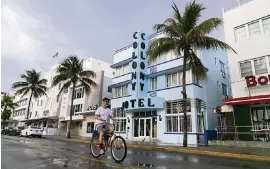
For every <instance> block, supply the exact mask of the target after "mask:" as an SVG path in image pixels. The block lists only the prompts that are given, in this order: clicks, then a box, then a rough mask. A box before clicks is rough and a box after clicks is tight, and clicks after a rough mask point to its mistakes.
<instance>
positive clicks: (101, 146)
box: [98, 126, 104, 154]
mask: <svg viewBox="0 0 270 169" xmlns="http://www.w3.org/2000/svg"><path fill="white" fill-rule="evenodd" d="M102 128H103V126H100V127H98V131H99V138H98V143H99V148H100V152H99V154H104V150H103V149H104V147H103V144H102V142H103V135H104V133H103V129H102Z"/></svg>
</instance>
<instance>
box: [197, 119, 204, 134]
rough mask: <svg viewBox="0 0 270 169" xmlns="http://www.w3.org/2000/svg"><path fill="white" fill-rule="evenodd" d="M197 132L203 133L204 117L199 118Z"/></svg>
mask: <svg viewBox="0 0 270 169" xmlns="http://www.w3.org/2000/svg"><path fill="white" fill-rule="evenodd" d="M197 130H198V133H203V117H202V116H197Z"/></svg>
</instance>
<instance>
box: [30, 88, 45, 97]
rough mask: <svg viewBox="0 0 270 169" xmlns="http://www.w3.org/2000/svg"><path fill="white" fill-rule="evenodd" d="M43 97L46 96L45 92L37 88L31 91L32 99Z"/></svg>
mask: <svg viewBox="0 0 270 169" xmlns="http://www.w3.org/2000/svg"><path fill="white" fill-rule="evenodd" d="M43 95H45V96H47V93H46V90H43V89H42V88H39V87H36V88H35V89H34V90H33V96H34V98H39V97H41V96H43Z"/></svg>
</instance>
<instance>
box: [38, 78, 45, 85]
mask: <svg viewBox="0 0 270 169" xmlns="http://www.w3.org/2000/svg"><path fill="white" fill-rule="evenodd" d="M47 82H48V80H47V79H41V80H39V81H37V83H36V84H37V85H46V84H47Z"/></svg>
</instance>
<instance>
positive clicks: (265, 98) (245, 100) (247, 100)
mask: <svg viewBox="0 0 270 169" xmlns="http://www.w3.org/2000/svg"><path fill="white" fill-rule="evenodd" d="M223 101H224V102H225V104H226V105H243V104H255V103H266V102H269V103H270V94H268V95H258V96H249V97H238V98H228V99H224V100H223Z"/></svg>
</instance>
